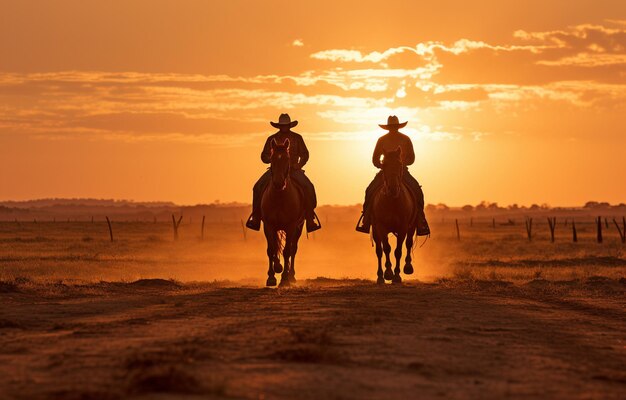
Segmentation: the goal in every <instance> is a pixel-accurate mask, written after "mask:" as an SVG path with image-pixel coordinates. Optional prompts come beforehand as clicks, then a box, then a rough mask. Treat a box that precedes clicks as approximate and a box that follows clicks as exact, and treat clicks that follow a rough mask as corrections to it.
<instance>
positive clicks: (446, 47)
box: [0, 21, 626, 145]
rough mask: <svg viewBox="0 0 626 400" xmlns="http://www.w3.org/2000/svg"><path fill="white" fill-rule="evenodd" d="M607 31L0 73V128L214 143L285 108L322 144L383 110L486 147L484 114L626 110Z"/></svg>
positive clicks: (625, 54) (619, 52) (422, 135)
mask: <svg viewBox="0 0 626 400" xmlns="http://www.w3.org/2000/svg"><path fill="white" fill-rule="evenodd" d="M607 24H608V25H607V26H600V25H585V24H583V25H577V26H573V27H569V28H565V29H562V30H554V31H546V32H531V31H525V30H518V31H516V32H514V33H513V34H512V36H511V41H510V43H498V44H493V43H487V42H485V41H476V40H471V39H468V38H461V39H459V40H457V41H454V42H452V43H449V44H446V43H442V42H438V41H427V42H422V43H417V44H415V45H414V46H397V47H391V48H388V49H381V50H377V51H361V50H355V49H330V50H323V51H318V52H315V53H313V54H310V57H309V60H312V61H311V63H312V64H311V65H312V66H311V68H309V69H307V70H305V71H302V72H300V73H296V74H285V75H255V76H229V75H202V74H167V73H139V72H115V73H112V72H99V71H61V72H48V73H29V74H27V73H0V128H2V130H3V131H5V132H20V133H22V134H32V135H36V136H37V137H50V138H52V137H54V138H65V139H67V138H76V137H81V138H88V137H94V138H106V139H107V140H125V141H128V140H132V141H142V140H165V141H171V140H176V141H180V140H189V141H194V142H198V143H205V144H211V145H219V144H223V143H226V142H228V143H231V144H232V143H244V142H245V141H246V140H253V139H255V138H256V137H257V136H258V135H261V134H262V132H264V131H267V129H268V124H267V122H268V119H270V118H272V117H273V116H274V115H275V114H277V113H279V112H281V111H284V110H288V111H290V112H293V113H295V114H296V115H294V117H296V118H298V119H300V120H301V121H302V122H303V123H302V124H301V126H302V127H303V128H304V129H307V125H306V123H307V121H308V122H309V124H310V125H309V127H310V128H309V129H310V132H316V131H317V132H320V133H319V134H317V136H316V135H315V134H313V135H312V137H313V138H315V137H317V138H318V139H320V140H322V139H328V138H329V137H343V138H349V137H351V138H354V139H355V140H357V139H356V138H358V137H360V135H356V134H355V135H350V134H345V132H351V130H350V129H352V131H354V132H357V131H358V130H363V129H367V127H372V126H374V127H375V126H376V124H377V123H379V122H380V121H381V120H384V118H385V117H386V115H388V114H397V115H402V116H403V118H405V119H409V120H411V121H412V123H411V124H410V127H409V128H407V129H408V130H407V132H410V133H411V134H412V135H414V137H415V138H416V140H433V138H437V139H440V140H461V139H464V138H467V139H468V140H481V139H483V138H485V137H488V136H486V134H484V133H482V132H485V131H487V130H489V129H483V128H484V127H483V126H481V125H485V124H486V122H484V121H485V120H486V118H488V119H489V120H493V119H494V118H504V117H505V116H510V115H517V114H519V113H523V112H530V111H528V110H533V111H532V112H535V113H536V112H537V110H540V109H541V108H545V107H547V106H549V107H550V108H551V109H552V112H554V110H555V107H557V108H558V107H561V108H563V107H574V108H580V109H581V110H583V109H588V108H597V109H602V108H611V107H626V106H625V105H626V81H625V79H626V23H625V22H624V21H608V22H607ZM303 45H304V43H303V41H302V40H301V39H296V40H294V41H293V42H292V46H295V47H302V46H303ZM407 56H409V57H408V58H407ZM303 57H306V56H304V55H303ZM459 120H462V121H463V124H462V125H459V124H458V121H459ZM448 121H455V122H454V123H455V124H456V125H455V127H454V128H453V127H451V126H449V125H451V124H452V122H448ZM315 126H324V127H325V128H328V129H325V130H320V129H317V128H315ZM459 126H463V127H462V128H459ZM489 131H490V135H493V134H496V133H497V132H496V131H495V130H489ZM321 132H344V133H338V134H336V135H331V134H328V133H326V134H324V133H321ZM234 138H236V139H234Z"/></svg>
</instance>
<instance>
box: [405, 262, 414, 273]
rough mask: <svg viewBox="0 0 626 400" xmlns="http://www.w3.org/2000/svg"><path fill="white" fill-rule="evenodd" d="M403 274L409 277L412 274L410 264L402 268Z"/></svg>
mask: <svg viewBox="0 0 626 400" xmlns="http://www.w3.org/2000/svg"><path fill="white" fill-rule="evenodd" d="M404 273H405V274H406V275H411V274H412V273H413V266H412V265H411V264H406V265H405V266H404Z"/></svg>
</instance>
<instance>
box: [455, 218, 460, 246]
mask: <svg viewBox="0 0 626 400" xmlns="http://www.w3.org/2000/svg"><path fill="white" fill-rule="evenodd" d="M454 223H455V224H456V239H457V240H459V241H460V240H461V231H460V230H459V220H458V219H455V220H454Z"/></svg>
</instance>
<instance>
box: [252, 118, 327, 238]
mask: <svg viewBox="0 0 626 400" xmlns="http://www.w3.org/2000/svg"><path fill="white" fill-rule="evenodd" d="M270 124H271V125H272V126H273V127H274V128H278V129H279V131H278V132H276V133H275V134H273V135H271V136H270V137H268V138H267V141H266V142H265V147H263V152H261V161H263V162H264V163H265V164H269V163H270V162H271V156H272V141H273V140H276V142H277V143H284V141H285V140H286V139H289V157H290V159H291V169H290V176H291V179H292V180H293V181H295V183H296V184H297V185H298V186H299V187H300V188H301V189H302V190H303V191H304V197H305V205H306V215H305V217H306V230H307V232H313V231H316V230H318V229H320V228H321V225H320V224H319V222H318V221H317V215H316V214H315V207H317V197H316V195H315V187H314V186H313V183H312V182H311V181H310V180H309V178H308V177H307V176H306V175H305V174H304V170H303V169H302V167H304V165H305V164H306V163H307V161H309V150H308V149H307V148H306V145H305V144H304V139H303V138H302V136H300V135H299V134H297V133H295V132H293V131H292V130H291V128H293V127H294V126H296V125H298V121H292V120H291V118H290V117H289V114H280V117H278V122H270ZM271 179H272V172H271V170H270V169H269V168H268V170H267V172H265V173H264V174H263V175H262V176H261V178H259V180H258V181H257V183H255V184H254V188H253V189H252V214H251V215H250V218H248V221H247V222H246V226H247V227H248V228H250V229H253V230H255V231H258V230H259V229H261V196H262V195H263V192H264V191H265V188H266V187H267V185H268V184H269V183H270V181H271Z"/></svg>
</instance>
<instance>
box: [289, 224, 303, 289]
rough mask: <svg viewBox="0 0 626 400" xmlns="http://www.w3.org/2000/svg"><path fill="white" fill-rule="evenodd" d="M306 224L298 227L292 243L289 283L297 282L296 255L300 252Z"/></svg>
mask: <svg viewBox="0 0 626 400" xmlns="http://www.w3.org/2000/svg"><path fill="white" fill-rule="evenodd" d="M303 226H304V223H301V224H300V225H299V226H297V227H296V231H295V233H294V237H293V240H292V242H291V264H289V282H291V283H295V282H296V253H297V252H298V241H299V240H300V236H301V235H302V228H303Z"/></svg>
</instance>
